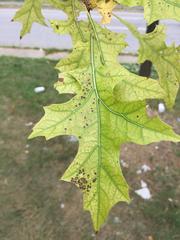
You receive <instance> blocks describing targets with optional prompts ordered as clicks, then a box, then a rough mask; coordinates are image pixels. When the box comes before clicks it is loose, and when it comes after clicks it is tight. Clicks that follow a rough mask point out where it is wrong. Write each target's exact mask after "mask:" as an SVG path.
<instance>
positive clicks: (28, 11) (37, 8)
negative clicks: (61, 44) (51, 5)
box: [14, 0, 45, 37]
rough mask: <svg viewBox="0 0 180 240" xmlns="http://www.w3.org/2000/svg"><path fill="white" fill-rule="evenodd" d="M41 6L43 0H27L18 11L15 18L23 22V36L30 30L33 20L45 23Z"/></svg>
mask: <svg viewBox="0 0 180 240" xmlns="http://www.w3.org/2000/svg"><path fill="white" fill-rule="evenodd" d="M41 7H42V0H25V2H24V4H23V6H22V7H21V8H20V10H18V11H17V13H16V15H15V16H14V20H15V21H18V22H22V24H23V28H22V30H21V37H23V36H24V35H25V34H26V33H28V32H30V30H31V27H32V24H33V22H37V23H40V24H43V25H45V21H44V17H43V15H42V12H41Z"/></svg>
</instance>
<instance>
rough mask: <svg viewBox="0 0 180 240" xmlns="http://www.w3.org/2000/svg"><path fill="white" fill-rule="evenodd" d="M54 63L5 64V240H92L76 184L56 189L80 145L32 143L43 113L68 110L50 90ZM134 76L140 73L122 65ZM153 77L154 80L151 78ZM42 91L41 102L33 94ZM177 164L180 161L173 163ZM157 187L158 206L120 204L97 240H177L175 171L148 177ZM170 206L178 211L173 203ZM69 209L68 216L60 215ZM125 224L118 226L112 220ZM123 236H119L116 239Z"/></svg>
mask: <svg viewBox="0 0 180 240" xmlns="http://www.w3.org/2000/svg"><path fill="white" fill-rule="evenodd" d="M55 64H56V62H54V61H48V60H45V59H40V60H33V59H19V58H10V57H0V103H1V104H0V239H2V240H29V239H30V240H31V239H32V240H51V239H52V240H66V239H69V240H74V239H76V240H91V239H94V237H92V236H91V234H92V232H93V230H92V225H91V221H90V217H89V215H88V214H87V213H85V212H83V210H82V196H81V194H80V192H79V191H78V190H77V189H76V188H75V187H73V186H72V185H71V184H66V183H63V182H59V180H58V179H59V177H60V176H61V175H62V174H63V172H64V171H65V169H66V168H67V167H68V165H69V164H70V162H71V161H72V159H73V158H74V156H75V154H76V152H77V144H76V143H74V144H73V143H70V142H69V141H68V140H67V138H65V137H58V138H55V139H53V140H50V141H47V142H46V141H45V140H44V139H43V138H37V139H34V140H31V141H28V140H27V137H28V135H29V134H30V132H31V127H32V126H30V127H28V126H26V124H27V123H29V122H33V123H35V122H37V121H38V120H39V118H40V117H41V116H42V115H43V109H42V107H43V106H44V105H49V104H52V103H58V102H63V101H66V100H67V99H68V96H65V95H64V96H60V95H59V94H58V93H57V92H56V91H55V90H54V89H53V84H54V82H55V81H56V79H57V72H56V71H55V70H54V66H55ZM125 66H126V67H127V68H128V69H129V70H131V71H133V72H137V71H138V65H134V64H133V65H129V64H126V65H125ZM153 74H156V73H155V72H153ZM41 85H42V86H45V88H46V91H45V92H44V93H41V94H36V93H35V92H34V88H35V87H37V86H41ZM174 157H175V155H174ZM125 174H126V176H127V178H128V181H129V182H130V183H131V186H133V182H134V181H135V182H136V183H137V182H139V179H138V176H137V175H136V169H135V168H130V169H128V171H127V173H126V172H125ZM148 179H149V181H151V182H153V184H152V185H153V187H154V186H156V191H155V190H154V191H155V193H154V196H153V199H152V200H151V201H150V202H144V201H143V200H141V199H139V198H138V197H137V196H134V200H133V201H132V204H131V205H130V206H127V205H123V204H118V205H117V206H116V207H115V208H113V210H112V211H111V214H110V217H109V219H108V222H107V224H106V226H105V227H104V228H103V230H102V232H101V233H100V235H99V237H98V239H107V240H119V239H128V240H140V239H141V240H147V237H148V236H150V235H151V236H153V237H154V239H155V240H162V239H163V240H176V239H179V238H178V237H177V236H179V235H178V234H179V228H180V226H179V222H180V215H179V202H178V192H179V188H178V187H177V183H178V170H177V169H176V168H175V167H172V169H171V171H170V172H168V173H166V171H165V170H164V169H163V168H160V169H159V170H157V171H155V172H154V173H153V174H150V175H149V178H148ZM168 198H172V199H173V203H170V202H169V201H168ZM61 203H65V209H62V208H61V207H60V204H61ZM117 215H118V216H120V218H121V223H120V224H114V223H113V218H114V216H117ZM119 231H120V234H121V235H120V236H121V237H119V235H118V236H117V235H116V232H119Z"/></svg>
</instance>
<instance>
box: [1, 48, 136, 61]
mask: <svg viewBox="0 0 180 240" xmlns="http://www.w3.org/2000/svg"><path fill="white" fill-rule="evenodd" d="M68 54H69V52H67V51H62V52H60V51H59V52H55V53H51V54H46V51H45V50H43V49H24V48H6V47H4V48H3V47H1V48H0V56H1V57H2V56H8V57H17V58H34V59H40V58H45V59H48V60H54V61H58V60H60V59H63V58H65V57H67V55H68ZM118 60H119V62H120V63H137V55H130V54H122V55H120V56H119V57H118Z"/></svg>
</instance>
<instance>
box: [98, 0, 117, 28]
mask: <svg viewBox="0 0 180 240" xmlns="http://www.w3.org/2000/svg"><path fill="white" fill-rule="evenodd" d="M115 6H116V3H115V1H113V0H109V1H106V0H102V1H98V2H97V9H98V11H99V13H100V14H101V15H102V17H103V18H102V20H101V23H102V24H107V23H110V21H111V17H112V10H113V9H114V8H115Z"/></svg>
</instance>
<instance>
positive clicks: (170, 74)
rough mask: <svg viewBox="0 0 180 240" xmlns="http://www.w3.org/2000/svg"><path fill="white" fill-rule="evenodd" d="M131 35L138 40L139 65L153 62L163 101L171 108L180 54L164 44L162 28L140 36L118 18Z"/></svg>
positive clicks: (178, 80)
mask: <svg viewBox="0 0 180 240" xmlns="http://www.w3.org/2000/svg"><path fill="white" fill-rule="evenodd" d="M118 19H119V20H120V21H121V22H122V23H123V24H125V25H126V26H127V27H128V28H129V30H130V31H131V32H132V34H133V35H134V36H135V37H136V38H137V39H138V40H139V43H140V49H139V63H143V62H144V61H145V60H150V61H151V62H153V64H154V66H155V68H156V70H157V72H158V74H159V83H160V86H161V87H162V88H163V89H164V91H165V93H166V95H165V97H164V100H165V102H166V104H167V106H168V107H169V108H172V107H173V105H174V102H175V99H176V95H177V92H178V88H179V82H180V69H179V64H180V52H179V49H178V48H176V47H175V46H170V47H168V46H167V45H166V43H165V37H166V35H165V31H164V26H161V25H159V26H157V27H156V29H155V30H154V32H152V33H148V34H143V35H142V34H140V33H139V32H138V31H137V29H136V27H135V26H134V25H132V24H130V23H128V22H126V21H124V20H122V19H120V18H118Z"/></svg>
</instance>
